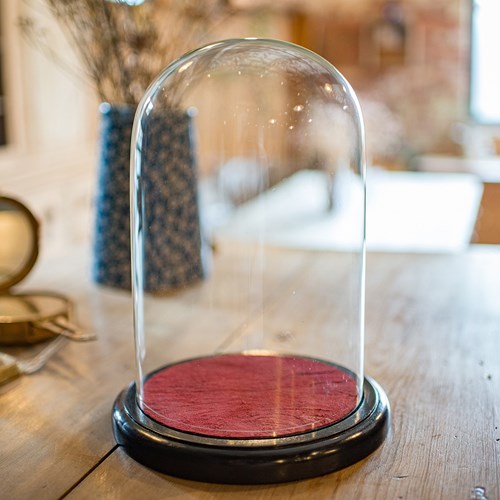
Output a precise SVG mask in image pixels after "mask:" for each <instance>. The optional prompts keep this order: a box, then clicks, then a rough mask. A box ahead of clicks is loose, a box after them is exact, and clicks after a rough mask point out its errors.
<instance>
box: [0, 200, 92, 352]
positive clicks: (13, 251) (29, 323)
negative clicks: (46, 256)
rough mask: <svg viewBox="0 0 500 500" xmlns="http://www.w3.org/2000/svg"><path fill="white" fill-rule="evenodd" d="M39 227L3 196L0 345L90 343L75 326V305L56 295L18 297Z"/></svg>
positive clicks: (34, 252) (23, 209)
mask: <svg viewBox="0 0 500 500" xmlns="http://www.w3.org/2000/svg"><path fill="white" fill-rule="evenodd" d="M39 228H40V226H39V224H38V221H37V220H36V218H35V217H34V215H33V214H32V213H31V212H30V210H29V209H28V208H27V207H26V206H25V205H23V204H22V203H21V202H20V201H18V200H15V199H13V198H9V197H6V196H0V344H3V345H12V344H33V343H37V342H42V341H45V340H48V339H50V338H52V337H54V336H57V335H59V336H64V337H68V338H70V339H72V340H90V339H92V338H94V337H93V336H92V335H86V334H84V333H82V332H81V331H80V329H79V328H78V327H77V326H75V325H74V323H73V320H72V315H73V304H72V303H71V301H70V300H69V299H68V298H67V297H65V296H63V295H61V294H58V293H54V292H30V293H26V292H25V293H15V292H13V291H12V287H13V286H14V285H16V284H17V283H19V282H20V281H21V280H22V279H23V278H25V277H26V276H27V274H28V273H29V272H30V271H31V269H32V268H33V266H34V264H35V262H36V260H37V257H38V251H39V243H38V242H39Z"/></svg>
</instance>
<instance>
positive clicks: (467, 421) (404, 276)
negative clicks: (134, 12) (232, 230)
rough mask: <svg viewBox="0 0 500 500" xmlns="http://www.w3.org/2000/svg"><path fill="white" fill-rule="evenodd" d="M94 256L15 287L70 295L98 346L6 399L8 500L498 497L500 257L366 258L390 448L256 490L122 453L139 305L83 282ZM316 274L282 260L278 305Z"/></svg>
mask: <svg viewBox="0 0 500 500" xmlns="http://www.w3.org/2000/svg"><path fill="white" fill-rule="evenodd" d="M87 255H88V249H85V248H82V249H79V250H75V251H74V252H73V253H68V254H67V255H66V256H65V257H64V258H58V259H57V260H50V259H49V258H47V259H45V260H42V262H41V263H40V264H38V265H37V268H36V269H35V272H34V273H33V275H32V276H30V278H29V280H28V281H27V282H26V283H24V284H23V285H22V287H20V288H21V289H23V290H26V289H41V288H43V289H49V290H57V291H59V292H64V293H67V294H68V295H70V296H71V297H72V298H73V299H74V300H75V302H76V306H77V318H78V321H79V323H80V324H81V325H82V326H83V327H84V328H86V329H88V330H92V331H94V332H95V333H96V334H97V336H98V340H97V341H95V342H91V343H86V344H76V343H71V344H68V345H67V346H65V347H64V348H63V349H62V350H61V351H59V353H58V354H57V355H55V356H54V357H53V358H52V359H51V360H50V361H49V363H48V365H47V366H46V368H45V369H44V370H42V371H41V372H39V373H37V374H34V375H31V376H24V377H22V378H20V379H18V380H17V381H16V382H14V383H11V384H9V385H5V386H2V387H0V425H1V427H0V428H1V432H0V498H2V499H3V498H5V499H30V498H37V499H44V498H47V499H54V498H61V497H67V498H70V499H79V498H88V499H95V498H116V499H120V498H127V499H134V498H148V499H155V498H200V499H215V498H217V499H219V498H221V499H226V498H227V499H229V498H231V499H232V498H238V499H249V498H262V499H270V498H298V499H301V498H304V499H305V498H308V499H309V498H314V499H321V498H339V499H343V498H345V499H354V498H366V499H380V500H382V499H384V500H385V499H405V500H410V499H432V500H435V499H469V498H476V499H478V500H479V499H482V498H483V497H481V495H483V496H484V498H487V499H489V500H492V499H499V498H500V486H499V485H500V249H498V248H495V247H472V248H471V250H470V251H469V252H467V253H465V254H460V255H424V254H419V255H402V254H371V255H369V257H368V266H367V307H366V342H365V368H366V373H367V374H368V375H369V376H372V377H373V378H375V379H376V380H377V381H378V382H379V383H380V384H381V385H382V386H383V387H384V389H385V390H386V392H387V394H388V396H389V400H390V402H391V410H392V423H391V432H390V435H389V437H388V438H387V440H386V441H385V443H384V444H383V445H382V447H381V448H379V449H378V450H377V451H376V452H375V453H373V454H372V455H371V456H369V457H368V458H366V459H364V460H363V461H361V462H360V463H358V464H356V465H354V466H351V467H349V468H347V469H344V470H342V471H339V472H336V473H332V474H329V475H327V476H323V477H319V478H316V479H311V480H307V481H301V482H295V483H288V484H282V485H269V486H253V487H248V486H224V485H217V484H204V483H197V482H190V481H185V480H180V479H176V478H172V477H168V476H165V475H161V474H159V473H156V472H154V471H151V470H148V469H147V468H145V467H143V466H142V465H140V464H138V463H136V462H134V461H133V460H131V459H130V458H129V457H128V456H127V455H126V454H125V453H124V452H123V451H122V450H121V449H120V448H119V447H117V446H116V445H115V443H114V440H113V436H112V433H111V407H112V404H113V401H114V399H115V397H116V395H117V394H118V392H119V391H120V390H121V389H123V388H124V387H125V386H126V385H127V384H128V383H129V382H130V381H131V380H132V379H133V377H134V350H133V335H132V309H131V307H132V306H131V300H130V297H129V295H128V294H127V293H126V292H119V291H115V290H110V289H105V288H98V287H96V286H95V285H93V284H91V283H90V282H89V278H88V276H89V274H90V273H89V271H88V269H89V264H88V258H87ZM338 258H339V259H342V258H343V257H342V254H339V257H338ZM321 271H322V270H321V266H320V265H318V264H317V261H316V260H314V259H309V258H308V257H307V256H305V255H304V254H298V253H295V252H283V253H282V255H280V258H279V259H276V263H275V266H273V272H274V273H275V275H276V276H277V278H276V279H275V280H274V281H271V283H272V284H273V286H275V287H276V288H275V289H276V292H275V294H274V299H275V300H278V297H279V295H280V294H279V293H278V291H279V287H280V286H283V283H284V282H286V283H288V285H293V282H297V283H300V282H301V280H302V281H303V280H304V276H308V277H310V276H311V273H318V279H320V278H321V276H320V273H321ZM186 300H188V297H187V298H186ZM221 300H223V298H221ZM304 307H305V308H307V302H305V303H304ZM181 313H182V309H180V314H181ZM186 314H187V312H186ZM299 317H300V316H299ZM179 321H180V320H179ZM214 335H215V336H216V335H217V333H216V332H210V334H209V335H207V334H206V332H205V333H204V334H203V335H200V334H197V333H196V332H195V331H194V330H193V331H192V332H190V333H189V334H188V336H187V337H186V338H183V339H179V340H178V343H177V344H175V342H174V341H172V342H174V344H172V346H173V347H176V348H178V349H182V350H183V352H184V353H185V355H186V356H188V355H189V354H190V351H193V352H198V351H199V350H200V349H206V350H207V351H208V350H210V349H214V350H215V349H216V348H217V347H219V346H223V345H225V344H228V343H230V342H231V339H227V338H216V337H214Z"/></svg>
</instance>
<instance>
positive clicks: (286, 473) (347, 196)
mask: <svg viewBox="0 0 500 500" xmlns="http://www.w3.org/2000/svg"><path fill="white" fill-rule="evenodd" d="M131 242H132V291H133V298H134V318H135V325H134V327H135V346H136V366H137V375H136V380H135V382H134V383H132V384H131V386H130V387H129V388H127V389H126V390H125V391H123V393H122V394H120V396H119V397H118V399H117V401H116V403H115V408H114V412H113V422H114V432H115V437H116V439H117V442H118V443H119V444H122V445H123V446H124V447H125V450H126V451H127V452H128V453H129V454H130V455H131V456H132V457H134V458H135V459H137V460H138V461H140V462H142V463H144V464H145V465H148V466H150V467H152V468H154V469H156V470H159V471H162V472H166V473H168V474H172V475H177V476H180V477H185V478H191V479H197V480H202V481H211V482H224V483H267V482H280V481H289V480H294V479H301V478H306V477H311V476H315V475H320V474H325V473H327V472H330V471H333V470H336V469H339V468H342V467H345V466H347V465H350V464H352V463H354V462H356V461H357V460H359V459H361V458H363V457H365V456H366V455H368V454H369V453H371V452H372V451H373V450H374V449H376V448H377V447H378V446H379V445H380V444H381V442H382V441H383V439H384V437H385V435H386V432H387V429H388V422H389V418H388V417H389V407H388V402H387V399H386V397H385V394H384V393H383V391H382V389H381V388H380V387H379V386H378V385H377V384H376V382H374V381H373V380H372V379H369V378H367V377H365V375H364V373H363V331H364V323H363V322H364V280H365V165H364V136H363V122H362V116H361V112H360V108H359V104H358V101H357V99H356V96H355V94H354V92H353V90H352V88H351V87H350V85H349V83H348V82H347V81H346V80H345V78H344V77H343V76H342V75H341V74H340V73H339V72H338V71H337V70H336V69H335V68H334V67H333V66H332V65H331V64H330V63H329V62H327V61H325V60H324V59H322V58H321V57H319V56H317V55H316V54H314V53H312V52H310V51H308V50H306V49H304V48H301V47H299V46H296V45H292V44H290V43H285V42H281V41H276V40H259V39H244V40H228V41H222V42H219V43H214V44H212V45H209V46H206V47H203V48H200V49H198V50H196V51H194V52H191V53H189V54H187V55H185V56H183V57H181V58H180V59H179V60H177V61H175V62H174V63H172V64H171V65H170V66H168V67H167V68H166V69H165V70H164V71H163V72H162V73H161V74H160V75H159V76H158V78H157V79H156V80H155V81H154V82H153V83H152V85H151V86H150V87H149V89H148V91H147V92H146V94H145V96H144V98H143V99H142V101H141V103H140V104H139V107H138V110H137V113H136V117H135V122H134V130H133V134H132V156H131Z"/></svg>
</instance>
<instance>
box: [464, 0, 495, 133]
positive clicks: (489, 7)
mask: <svg viewBox="0 0 500 500" xmlns="http://www.w3.org/2000/svg"><path fill="white" fill-rule="evenodd" d="M499 21H500V2H499V1H498V0H472V14H471V56H470V91H469V110H470V115H471V118H472V119H473V120H475V121H477V122H480V123H485V124H500V58H499V56H498V49H499V47H500V29H499Z"/></svg>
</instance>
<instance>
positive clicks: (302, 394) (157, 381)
mask: <svg viewBox="0 0 500 500" xmlns="http://www.w3.org/2000/svg"><path fill="white" fill-rule="evenodd" d="M356 394H357V391H356V381H355V380H354V378H353V377H352V376H351V375H350V374H348V373H346V372H345V371H344V370H342V369H340V368H338V367H335V366H332V365H330V364H328V363H324V362H322V361H317V360H314V359H311V358H302V357H293V356H276V355H270V356H266V355H244V354H224V355H217V356H213V357H207V358H199V359H194V360H190V361H185V362H182V363H178V364H175V365H171V366H168V367H166V368H164V369H162V370H160V371H157V372H155V373H154V374H153V375H151V376H150V377H149V378H148V379H147V381H146V382H145V384H144V392H143V398H144V405H143V411H144V412H145V413H146V414H147V415H148V416H149V417H151V418H152V419H154V420H156V421H157V422H159V423H161V424H163V425H166V426H168V427H171V428H174V429H177V430H180V431H184V432H190V433H196V434H201V435H205V436H212V437H220V438H272V437H282V436H287V435H292V434H298V433H302V432H307V431H311V430H314V429H318V428H320V427H324V426H326V425H330V424H333V423H335V422H337V421H339V420H341V419H342V418H344V417H345V416H347V415H348V414H349V413H350V412H351V411H352V410H354V408H355V407H356V404H357V397H356Z"/></svg>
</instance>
